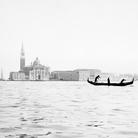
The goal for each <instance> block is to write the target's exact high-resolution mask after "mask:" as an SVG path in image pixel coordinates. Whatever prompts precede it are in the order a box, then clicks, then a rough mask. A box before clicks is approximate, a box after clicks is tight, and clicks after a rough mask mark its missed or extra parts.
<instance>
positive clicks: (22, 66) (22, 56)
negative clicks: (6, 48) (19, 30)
mask: <svg viewBox="0 0 138 138" xmlns="http://www.w3.org/2000/svg"><path fill="white" fill-rule="evenodd" d="M24 66H25V52H24V48H23V42H22V48H21V52H20V71H23V68H24Z"/></svg>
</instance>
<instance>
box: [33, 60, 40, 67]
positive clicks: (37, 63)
mask: <svg viewBox="0 0 138 138" xmlns="http://www.w3.org/2000/svg"><path fill="white" fill-rule="evenodd" d="M39 64H40V61H39V59H38V58H36V60H35V61H34V63H33V65H36V66H37V65H39Z"/></svg>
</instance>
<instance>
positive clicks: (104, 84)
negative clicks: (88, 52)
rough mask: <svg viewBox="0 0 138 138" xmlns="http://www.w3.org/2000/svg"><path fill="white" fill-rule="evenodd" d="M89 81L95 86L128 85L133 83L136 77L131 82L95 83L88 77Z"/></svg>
mask: <svg viewBox="0 0 138 138" xmlns="http://www.w3.org/2000/svg"><path fill="white" fill-rule="evenodd" d="M87 82H88V83H90V84H92V85H95V86H127V85H131V84H133V82H134V78H133V79H132V81H130V82H123V83H103V82H100V83H94V82H93V81H90V80H89V78H88V79H87Z"/></svg>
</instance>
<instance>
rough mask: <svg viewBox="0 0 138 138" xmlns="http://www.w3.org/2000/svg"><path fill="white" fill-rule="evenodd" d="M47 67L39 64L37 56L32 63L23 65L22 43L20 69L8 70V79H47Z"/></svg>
mask: <svg viewBox="0 0 138 138" xmlns="http://www.w3.org/2000/svg"><path fill="white" fill-rule="evenodd" d="M49 74H50V73H49V67H46V66H43V65H41V64H40V61H39V59H38V58H36V60H35V61H34V62H33V64H31V65H28V66H25V52H24V48H23V44H22V48H21V52H20V71H19V72H10V78H9V79H10V80H13V81H14V80H49Z"/></svg>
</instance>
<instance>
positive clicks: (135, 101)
mask: <svg viewBox="0 0 138 138" xmlns="http://www.w3.org/2000/svg"><path fill="white" fill-rule="evenodd" d="M137 137H138V82H134V84H133V85H132V86H126V87H112V86H111V87H108V86H98V87H96V86H92V85H90V84H88V83H87V82H68V81H67V82H65V81H46V82H29V81H28V82H10V81H5V82H4V81H3V82H2V81H1V82H0V138H137Z"/></svg>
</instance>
